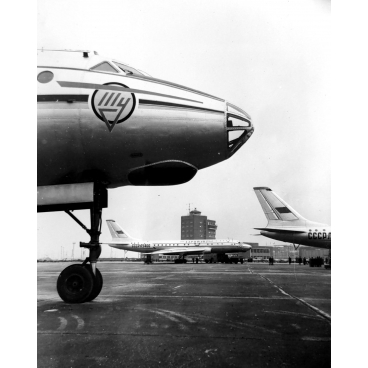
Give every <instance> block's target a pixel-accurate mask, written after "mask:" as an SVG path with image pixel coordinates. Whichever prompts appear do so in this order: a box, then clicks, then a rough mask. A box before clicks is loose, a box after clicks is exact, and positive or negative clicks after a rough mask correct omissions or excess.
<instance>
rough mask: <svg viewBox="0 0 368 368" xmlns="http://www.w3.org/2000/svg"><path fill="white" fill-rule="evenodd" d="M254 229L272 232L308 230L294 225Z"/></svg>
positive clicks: (302, 231) (301, 231) (300, 231)
mask: <svg viewBox="0 0 368 368" xmlns="http://www.w3.org/2000/svg"><path fill="white" fill-rule="evenodd" d="M254 229H255V230H262V231H270V232H273V233H284V234H285V233H307V232H308V231H306V230H302V229H298V228H295V227H282V228H281V227H255V228H254Z"/></svg>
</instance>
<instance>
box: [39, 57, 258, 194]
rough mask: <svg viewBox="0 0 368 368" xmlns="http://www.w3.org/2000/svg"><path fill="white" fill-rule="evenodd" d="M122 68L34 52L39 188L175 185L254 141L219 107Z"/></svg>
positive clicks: (243, 120)
mask: <svg viewBox="0 0 368 368" xmlns="http://www.w3.org/2000/svg"><path fill="white" fill-rule="evenodd" d="M119 65H120V67H119ZM121 65H122V64H121V63H118V62H116V61H114V60H112V59H109V58H105V57H101V56H99V55H95V54H94V53H88V56H87V57H83V55H82V52H80V53H77V52H74V53H73V52H57V51H55V52H51V51H38V70H37V79H38V83H37V86H38V91H37V94H38V96H37V102H38V134H37V138H38V145H37V147H38V155H37V157H38V159H37V162H38V167H37V174H38V186H48V185H58V184H71V183H85V182H100V183H103V185H104V186H105V187H107V188H114V187H118V186H122V185H173V184H181V183H184V182H187V181H189V180H190V179H191V178H193V176H194V175H195V174H196V172H197V170H200V169H203V168H205V167H208V166H211V165H214V164H216V163H218V162H221V161H223V160H226V159H227V158H229V157H230V156H231V155H232V154H233V153H235V152H236V150H238V149H239V148H240V147H241V146H242V145H243V144H244V143H245V142H246V141H247V140H248V139H249V137H250V136H251V134H252V133H253V126H252V123H251V121H250V117H249V115H247V114H246V113H245V112H244V111H243V110H241V109H240V108H237V107H236V106H234V105H232V104H230V103H227V102H226V101H225V100H223V99H221V98H218V97H215V96H212V95H209V94H207V93H204V92H200V91H197V90H194V89H191V88H188V87H184V86H181V85H177V84H175V83H171V82H167V81H163V80H160V79H155V78H152V77H149V76H147V75H146V74H143V73H141V72H139V71H137V70H136V69H134V68H130V67H128V66H127V67H126V68H127V69H124V70H123V69H121ZM129 68H130V71H129ZM235 120H236V121H237V122H240V125H242V127H239V124H235V125H234V124H233V121H235ZM237 132H239V133H237ZM231 134H233V137H236V139H235V140H234V139H233V138H230V135H231ZM234 134H235V135H234Z"/></svg>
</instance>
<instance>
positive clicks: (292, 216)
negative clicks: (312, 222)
mask: <svg viewBox="0 0 368 368" xmlns="http://www.w3.org/2000/svg"><path fill="white" fill-rule="evenodd" d="M253 189H254V191H255V193H256V195H257V198H258V201H259V203H260V204H261V206H262V210H263V212H264V214H265V215H266V218H267V220H268V222H270V221H271V222H272V223H273V224H275V223H277V222H278V221H295V220H306V219H305V218H304V217H303V216H301V215H300V214H299V213H298V212H296V211H295V210H294V209H293V208H292V207H291V206H290V205H288V204H287V203H286V202H285V201H284V200H282V199H281V198H280V197H279V196H278V195H277V194H276V193H275V192H273V191H272V189H270V188H268V187H255V188H253Z"/></svg>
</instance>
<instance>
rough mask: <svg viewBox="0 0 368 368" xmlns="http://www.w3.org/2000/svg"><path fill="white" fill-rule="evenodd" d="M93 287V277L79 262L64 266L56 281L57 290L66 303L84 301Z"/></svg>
mask: <svg viewBox="0 0 368 368" xmlns="http://www.w3.org/2000/svg"><path fill="white" fill-rule="evenodd" d="M93 288H94V277H93V276H92V274H91V272H90V271H89V270H88V269H87V268H86V267H84V266H83V265H81V264H73V265H71V266H69V267H67V268H65V269H64V270H63V271H62V272H61V273H60V275H59V277H58V279H57V283H56V289H57V292H58V294H59V296H60V298H61V299H62V300H64V302H66V303H84V302H86V301H87V299H88V297H89V296H90V295H91V293H92V291H93Z"/></svg>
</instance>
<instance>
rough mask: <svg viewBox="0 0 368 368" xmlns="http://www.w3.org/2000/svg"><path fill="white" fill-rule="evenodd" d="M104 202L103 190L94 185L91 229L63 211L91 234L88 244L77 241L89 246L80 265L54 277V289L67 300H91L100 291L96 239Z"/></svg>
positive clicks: (98, 251) (100, 276)
mask: <svg viewBox="0 0 368 368" xmlns="http://www.w3.org/2000/svg"><path fill="white" fill-rule="evenodd" d="M105 197H106V198H105ZM104 202H107V193H106V189H105V188H102V187H99V186H97V185H96V188H95V191H94V196H93V203H92V206H91V208H90V213H91V229H87V227H86V226H84V225H83V223H82V222H80V221H79V220H78V219H77V218H76V217H75V216H74V215H73V214H72V213H71V212H70V211H69V210H66V211H65V212H66V213H67V214H68V215H69V216H70V217H71V218H73V220H75V221H76V222H77V223H78V224H79V225H80V226H81V227H82V228H83V229H84V230H86V232H87V233H88V234H89V235H90V237H91V240H90V241H89V243H83V242H80V246H81V247H83V248H87V249H89V257H87V258H86V259H85V261H84V262H83V263H82V264H73V265H71V266H69V267H67V268H65V269H64V270H63V271H62V272H61V274H60V275H59V278H58V280H57V292H58V294H59V296H60V298H61V299H63V300H64V301H65V302H66V303H84V302H90V301H92V300H93V299H95V298H96V297H97V296H98V295H99V294H100V292H101V289H102V285H103V279H102V275H101V272H100V271H99V270H98V268H97V267H96V263H97V260H98V258H99V256H100V254H101V245H100V243H99V240H100V234H101V225H102V208H103V207H106V205H105V203H104Z"/></svg>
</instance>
